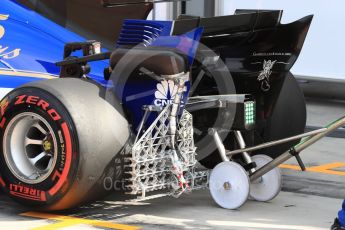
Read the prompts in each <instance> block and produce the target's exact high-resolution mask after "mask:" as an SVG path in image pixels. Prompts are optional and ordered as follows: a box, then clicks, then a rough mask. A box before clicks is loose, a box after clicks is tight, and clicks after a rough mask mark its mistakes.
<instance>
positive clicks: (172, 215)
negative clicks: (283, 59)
mask: <svg viewBox="0 0 345 230" xmlns="http://www.w3.org/2000/svg"><path fill="white" fill-rule="evenodd" d="M344 114H345V103H344V102H328V101H314V100H308V117H309V118H308V125H309V126H313V127H318V126H321V125H325V124H327V123H328V122H330V121H332V120H334V119H336V118H339V117H341V116H342V115H344ZM342 131H343V130H340V132H342ZM344 146H345V139H344V138H334V137H327V138H325V139H323V140H322V141H320V142H318V143H317V144H315V145H313V146H312V147H311V148H309V149H307V150H306V151H305V152H303V154H302V158H303V160H304V162H305V164H306V166H307V169H308V170H307V172H301V171H298V167H297V163H296V161H295V160H294V159H291V160H290V161H288V162H287V163H286V164H284V165H282V166H281V167H282V172H283V191H282V192H281V193H280V195H279V196H278V197H277V198H275V199H274V200H273V201H271V202H267V203H262V202H255V201H248V202H247V203H246V204H245V205H244V206H243V207H241V208H240V209H239V210H236V211H229V210H224V209H221V208H219V207H218V206H217V205H216V204H215V203H214V202H213V200H212V198H211V196H210V194H209V192H208V191H207V190H203V191H197V192H193V193H192V194H189V195H183V196H182V197H181V198H179V199H175V198H172V197H162V198H157V199H153V200H148V201H141V202H131V201H126V199H128V197H119V196H115V195H110V196H109V197H107V198H105V199H104V200H101V201H97V202H95V203H92V204H89V205H86V206H83V207H80V208H78V209H75V210H72V211H69V212H62V213H54V214H47V213H37V212H32V210H30V209H27V208H25V207H22V206H20V205H18V204H16V203H14V202H13V201H11V200H10V199H8V198H6V197H5V196H4V195H2V194H0V229H15V230H17V229H18V230H21V229H47V230H48V229H49V230H50V229H95V228H97V229H137V228H142V229H205V230H206V229H236V230H237V229H240V230H242V229H281V230H285V229H289V230H290V229H293V230H319V229H329V227H330V225H331V224H332V222H333V220H334V217H335V216H336V213H337V211H338V209H339V208H340V205H341V202H342V199H343V198H344V197H345V159H344V154H345V153H344V151H345V148H344Z"/></svg>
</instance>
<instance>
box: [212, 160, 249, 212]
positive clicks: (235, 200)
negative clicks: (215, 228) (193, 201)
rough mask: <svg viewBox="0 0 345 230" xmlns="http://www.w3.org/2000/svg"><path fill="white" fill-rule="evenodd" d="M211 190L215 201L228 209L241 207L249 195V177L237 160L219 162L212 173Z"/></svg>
mask: <svg viewBox="0 0 345 230" xmlns="http://www.w3.org/2000/svg"><path fill="white" fill-rule="evenodd" d="M210 192H211V195H212V198H213V199H214V201H215V202H216V203H217V204H218V205H219V206H221V207H223V208H226V209H237V208H239V207H241V206H242V205H243V204H244V203H245V202H246V201H247V199H248V196H249V178H248V175H247V172H246V171H245V170H244V169H243V168H242V166H241V165H239V164H237V163H235V162H222V163H220V164H218V165H217V166H216V167H215V168H214V169H213V170H212V173H211V175H210Z"/></svg>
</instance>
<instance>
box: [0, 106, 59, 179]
mask: <svg viewBox="0 0 345 230" xmlns="http://www.w3.org/2000/svg"><path fill="white" fill-rule="evenodd" d="M3 150H4V158H5V162H6V164H7V166H8V168H9V170H10V171H11V172H12V174H13V175H14V176H15V177H16V178H17V179H18V180H20V181H22V182H24V183H27V184H38V183H41V182H42V181H44V180H45V179H47V178H48V177H49V175H50V174H51V173H52V171H53V169H54V167H55V164H56V160H57V155H58V154H57V141H56V136H55V134H54V132H53V129H52V127H51V126H50V125H49V123H48V122H47V121H46V120H45V119H44V118H43V117H41V116H40V115H38V114H35V113H32V112H26V113H21V114H18V115H16V116H15V117H14V118H13V119H12V120H11V121H10V122H9V124H8V126H7V127H6V129H5V133H4V139H3Z"/></svg>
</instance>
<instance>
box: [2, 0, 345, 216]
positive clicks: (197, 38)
mask: <svg viewBox="0 0 345 230" xmlns="http://www.w3.org/2000/svg"><path fill="white" fill-rule="evenodd" d="M138 4H140V3H138ZM143 4H147V3H143ZM103 5H104V6H105V7H116V6H117V4H116V3H111V2H108V1H104V2H103ZM281 15H282V11H278V10H273V11H270V10H264V11H258V10H237V11H236V13H235V15H230V16H221V17H214V18H200V17H195V16H188V15H182V16H180V17H178V18H177V19H176V20H174V21H150V20H124V22H123V23H122V28H121V30H120V32H119V37H118V39H117V42H116V48H115V49H114V50H113V51H107V50H104V49H102V48H101V44H100V43H99V42H97V41H85V40H84V39H83V38H81V37H79V36H77V35H76V34H74V33H72V32H70V31H68V30H66V29H64V28H62V27H59V26H58V25H56V24H54V23H53V22H51V21H49V20H47V19H45V18H43V17H42V16H40V15H38V14H36V13H35V12H33V11H31V10H29V9H28V8H24V7H23V6H21V5H20V4H18V3H17V2H15V1H10V0H3V2H2V5H1V8H0V39H1V40H0V67H1V68H0V75H1V76H0V86H1V87H2V88H3V89H2V92H3V93H4V94H6V96H5V95H4V98H3V100H2V101H1V109H0V112H1V113H0V114H1V119H0V128H1V129H0V149H1V155H0V175H1V177H0V186H1V187H2V189H3V191H4V192H5V193H6V194H7V195H8V196H10V197H12V198H13V199H15V200H16V201H18V202H20V203H22V204H25V205H31V206H34V207H40V208H45V209H46V210H62V209H68V208H72V207H75V206H78V205H80V204H82V203H85V202H88V201H91V200H94V199H97V198H99V197H101V196H102V195H104V194H105V193H106V192H107V190H110V189H111V188H113V187H116V188H122V190H125V192H126V193H128V194H133V195H141V196H142V197H143V198H144V197H147V194H148V193H151V192H153V193H155V192H157V191H160V192H161V193H165V194H170V195H173V196H179V195H181V194H183V193H184V192H188V191H192V190H195V189H202V188H206V187H209V188H210V190H211V195H212V197H213V198H214V200H215V201H216V203H218V204H219V205H220V206H222V207H224V208H229V209H236V208H238V207H240V206H241V205H243V204H244V202H245V201H246V200H247V198H248V196H249V194H250V196H251V197H252V198H254V199H256V200H259V201H268V200H271V199H273V198H274V197H275V196H276V195H277V194H278V193H279V191H280V188H281V176H280V171H279V169H277V168H275V166H277V165H278V164H279V163H281V162H282V159H283V160H286V159H287V155H286V153H285V152H286V151H288V150H289V152H288V154H289V155H288V156H296V157H297V159H298V160H300V158H299V157H298V153H299V151H295V152H294V151H292V150H293V149H294V148H293V147H294V146H295V144H296V143H298V142H299V140H300V139H301V138H303V137H305V136H310V135H312V136H315V135H319V134H320V133H322V132H325V131H327V130H325V129H322V130H318V131H313V132H311V133H307V134H302V135H301V133H303V132H304V128H305V123H306V109H305V102H304V97H303V94H302V93H301V91H300V89H299V86H298V84H297V82H296V79H295V78H294V77H293V75H292V74H291V73H290V72H289V70H290V69H291V67H292V66H293V64H294V63H295V61H296V60H297V58H298V56H299V54H300V51H301V49H302V46H303V43H304V40H305V38H306V35H307V33H308V29H309V26H310V24H311V21H312V16H307V17H305V18H302V19H300V20H298V21H296V22H293V23H290V24H281V23H280V19H281ZM63 51H64V52H63ZM62 52H63V61H59V62H57V63H56V65H55V62H56V61H58V60H59V59H60V58H61V57H60V56H61V53H62ZM105 60H107V61H105ZM57 75H58V76H57ZM47 78H49V80H43V81H42V79H47ZM341 122H342V120H341ZM291 136H293V137H291ZM318 137H319V136H318ZM278 139H281V140H280V141H278V142H274V143H270V144H265V143H266V142H270V141H275V140H278ZM313 140H314V139H312V141H313ZM263 143H264V144H263ZM247 145H248V146H254V145H259V146H256V147H255V148H252V149H249V150H250V151H247V149H246V146H247ZM238 148H239V150H235V151H228V150H226V149H238ZM263 148H265V149H264V151H263V150H262V149H263ZM301 150H302V149H301ZM272 158H277V159H276V160H274V161H273V163H272ZM197 162H199V163H200V164H198V163H197ZM300 163H301V162H300ZM301 165H302V164H301ZM263 166H264V167H263ZM302 166H303V165H302ZM259 168H262V170H258V169H259ZM210 169H213V170H212V171H211V174H210ZM249 178H250V179H251V181H252V182H249Z"/></svg>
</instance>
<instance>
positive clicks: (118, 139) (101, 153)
mask: <svg viewBox="0 0 345 230" xmlns="http://www.w3.org/2000/svg"><path fill="white" fill-rule="evenodd" d="M104 95H109V94H106V93H105V89H103V88H102V87H100V86H98V85H97V84H96V83H94V82H91V81H88V80H81V79H53V80H47V81H39V82H34V83H30V84H27V85H25V86H23V87H20V88H17V89H15V90H13V91H12V92H10V93H9V94H8V95H7V96H6V97H5V98H4V99H3V100H2V102H1V109H0V113H1V119H0V148H1V154H0V186H1V187H2V189H3V191H4V192H5V193H6V194H7V195H8V196H10V197H11V198H13V199H15V200H16V201H18V202H19V203H21V204H24V205H30V206H34V207H39V208H44V209H46V210H63V209H69V208H73V207H75V206H78V205H79V204H82V203H84V202H86V201H90V200H92V199H95V198H99V196H100V195H102V194H104V193H103V192H104V191H105V187H106V186H105V185H104V183H103V182H104V179H105V178H107V179H108V180H109V178H114V177H115V174H116V172H115V168H114V162H113V160H114V158H115V156H116V155H117V153H119V152H120V151H121V149H122V148H123V147H124V145H125V143H126V141H127V139H128V137H129V129H128V124H127V121H126V119H125V118H124V116H123V115H122V112H121V110H120V109H119V107H120V106H119V103H117V102H116V101H115V99H114V98H112V100H105V98H104V97H105V96H104Z"/></svg>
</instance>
